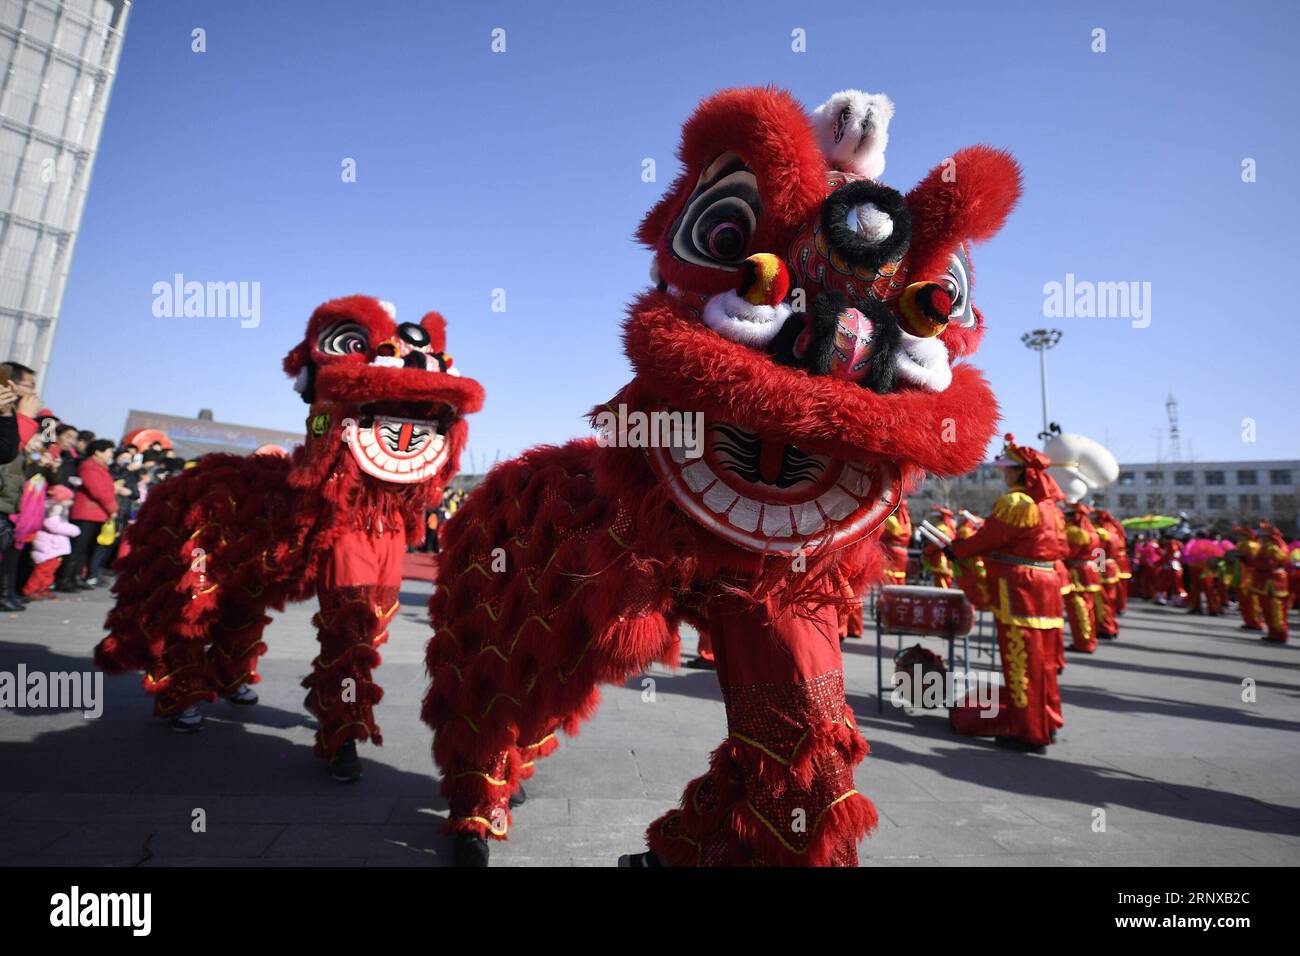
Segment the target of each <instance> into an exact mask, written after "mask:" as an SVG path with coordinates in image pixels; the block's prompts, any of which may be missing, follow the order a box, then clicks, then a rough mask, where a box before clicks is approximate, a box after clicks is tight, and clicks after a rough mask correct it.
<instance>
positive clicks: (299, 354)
mask: <svg viewBox="0 0 1300 956" xmlns="http://www.w3.org/2000/svg"><path fill="white" fill-rule="evenodd" d="M310 361H311V346H310V345H308V344H307V343H306V342H299V343H298V344H297V345H295V346H294V347H293V349H292V350H291V351H290V352H289V354H288V355H286V356H285V357H284V374H285V375H288V376H289V377H290V378H296V377H297V376H298V373H299V372H301V371H302V370H303V369H305V368H306V367H307V364H308V363H309V362H310Z"/></svg>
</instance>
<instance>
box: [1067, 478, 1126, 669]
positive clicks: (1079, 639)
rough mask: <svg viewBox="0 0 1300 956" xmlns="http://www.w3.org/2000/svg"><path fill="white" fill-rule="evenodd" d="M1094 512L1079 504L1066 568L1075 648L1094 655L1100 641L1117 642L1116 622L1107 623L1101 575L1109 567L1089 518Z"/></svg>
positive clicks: (1073, 517) (1072, 522)
mask: <svg viewBox="0 0 1300 956" xmlns="http://www.w3.org/2000/svg"><path fill="white" fill-rule="evenodd" d="M1090 510H1091V509H1089V508H1088V506H1087V505H1085V504H1082V503H1078V504H1075V505H1072V506H1071V508H1070V512H1069V515H1068V524H1067V527H1066V540H1067V541H1068V543H1069V548H1070V551H1069V555H1068V556H1067V557H1066V559H1065V566H1066V567H1067V568H1068V569H1069V572H1070V593H1069V594H1068V595H1067V596H1066V599H1065V611H1066V616H1067V617H1069V619H1070V638H1071V645H1070V646H1071V648H1072V649H1073V650H1076V651H1083V652H1084V653H1086V654H1092V653H1094V652H1095V651H1096V650H1097V639H1098V638H1099V637H1106V638H1113V637H1114V636H1115V627H1114V623H1113V622H1109V621H1106V620H1105V611H1106V603H1105V600H1104V599H1103V597H1102V593H1101V571H1102V569H1103V568H1105V566H1106V552H1105V551H1104V550H1103V549H1102V547H1101V538H1100V536H1099V535H1098V534H1097V529H1096V528H1094V527H1093V526H1092V521H1091V520H1090V519H1089V518H1088V512H1089V511H1090Z"/></svg>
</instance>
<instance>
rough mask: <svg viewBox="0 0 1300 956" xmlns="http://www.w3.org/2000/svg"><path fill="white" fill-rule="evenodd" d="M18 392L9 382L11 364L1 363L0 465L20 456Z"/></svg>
mask: <svg viewBox="0 0 1300 956" xmlns="http://www.w3.org/2000/svg"><path fill="white" fill-rule="evenodd" d="M17 404H18V392H17V390H16V389H15V388H14V387H13V385H11V384H10V383H9V366H7V365H0V465H7V464H9V462H11V461H13V460H14V459H15V458H17V457H18V416H17V415H15V414H14V407H15V406H16V405H17Z"/></svg>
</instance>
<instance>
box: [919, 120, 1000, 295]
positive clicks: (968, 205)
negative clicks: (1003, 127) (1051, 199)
mask: <svg viewBox="0 0 1300 956" xmlns="http://www.w3.org/2000/svg"><path fill="white" fill-rule="evenodd" d="M1020 194H1021V173H1020V166H1019V164H1018V163H1017V162H1016V161H1015V159H1013V158H1012V156H1011V154H1010V153H1008V152H1005V151H1004V150H1000V149H994V148H993V147H991V146H970V147H967V148H966V149H961V150H958V151H957V152H956V153H954V154H953V155H952V156H951V157H950V158H949V159H946V160H944V161H943V162H942V163H940V164H939V165H938V166H936V167H935V168H934V169H932V170H930V172H929V173H928V174H927V175H926V177H925V178H924V179H923V180H921V181H920V182H919V183H917V185H916V186H915V187H914V188H913V189H912V191H911V192H910V193H908V194H907V206H908V208H909V209H910V210H911V211H912V223H913V228H912V246H911V249H910V256H911V258H912V264H911V265H912V274H913V275H920V276H927V275H930V274H932V273H933V272H935V270H936V267H937V265H939V264H946V263H947V261H948V256H950V255H951V254H952V253H953V251H954V250H956V248H957V246H958V245H960V244H961V243H962V242H963V241H970V242H983V241H984V240H986V239H988V238H990V237H992V236H994V235H996V234H997V232H998V230H999V229H1001V228H1002V225H1003V223H1005V222H1006V220H1007V216H1009V215H1010V214H1011V210H1012V209H1014V208H1015V205H1016V202H1017V201H1018V200H1019V199H1020Z"/></svg>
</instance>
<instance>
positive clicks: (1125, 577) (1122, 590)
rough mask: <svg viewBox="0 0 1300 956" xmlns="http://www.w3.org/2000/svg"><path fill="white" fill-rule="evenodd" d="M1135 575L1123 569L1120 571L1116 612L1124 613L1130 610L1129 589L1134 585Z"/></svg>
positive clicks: (1116, 590) (1116, 595)
mask: <svg viewBox="0 0 1300 956" xmlns="http://www.w3.org/2000/svg"><path fill="white" fill-rule="evenodd" d="M1132 583H1133V575H1131V574H1129V573H1128V572H1127V571H1124V570H1123V569H1121V570H1120V572H1119V586H1118V587H1117V588H1116V589H1115V613H1116V614H1123V613H1124V612H1125V611H1127V610H1128V589H1129V587H1131V586H1132Z"/></svg>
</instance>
